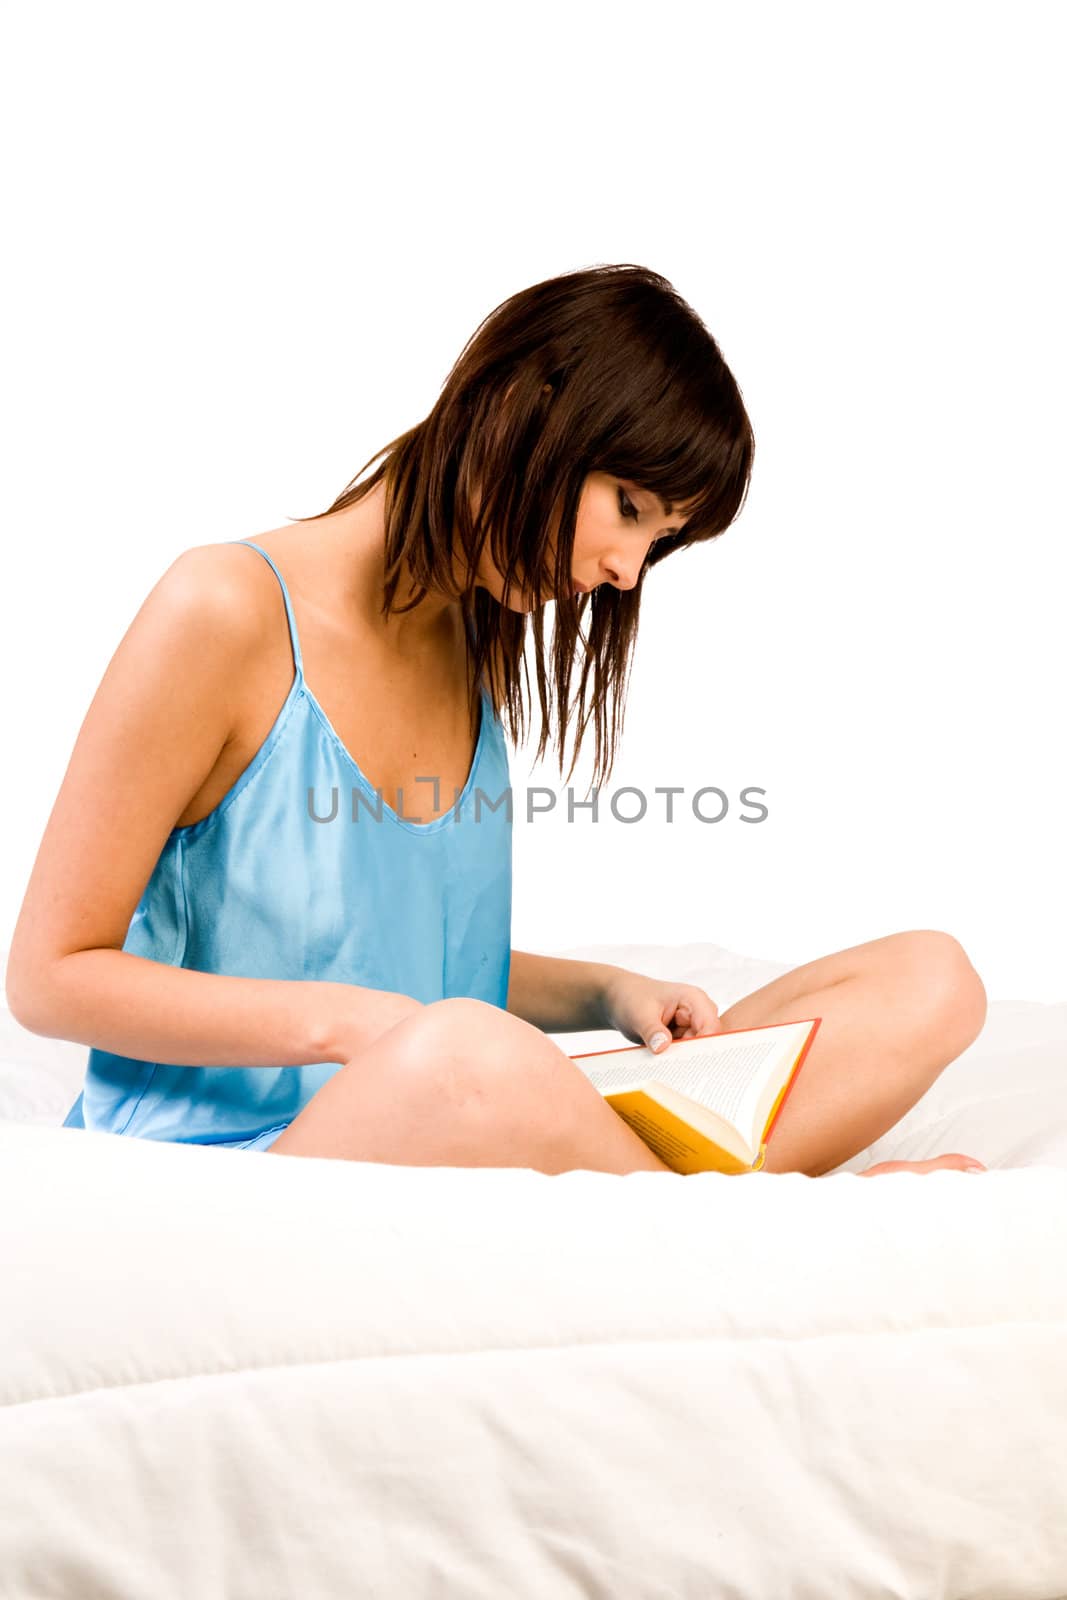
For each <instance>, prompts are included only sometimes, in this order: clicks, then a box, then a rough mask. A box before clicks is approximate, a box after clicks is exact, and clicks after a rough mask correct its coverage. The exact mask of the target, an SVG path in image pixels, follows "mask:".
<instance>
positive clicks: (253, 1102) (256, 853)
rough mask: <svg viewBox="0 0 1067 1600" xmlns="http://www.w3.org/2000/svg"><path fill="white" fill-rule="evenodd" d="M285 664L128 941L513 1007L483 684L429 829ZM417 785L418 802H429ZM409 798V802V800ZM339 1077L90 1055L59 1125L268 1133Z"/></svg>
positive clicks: (244, 965) (156, 1132)
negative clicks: (270, 718) (462, 769)
mask: <svg viewBox="0 0 1067 1600" xmlns="http://www.w3.org/2000/svg"><path fill="white" fill-rule="evenodd" d="M231 542H232V543H234V544H245V545H248V546H249V548H250V549H252V550H256V551H258V552H259V554H260V555H261V556H262V557H263V559H264V560H265V561H267V562H268V563H269V564H270V567H271V569H272V570H273V572H274V574H275V576H276V577H277V579H278V582H279V584H280V585H281V592H282V598H283V600H284V602H285V613H286V617H287V619H288V623H289V636H290V639H291V642H292V648H293V662H294V666H295V669H296V673H295V677H294V678H293V682H292V687H291V688H290V690H289V693H288V695H287V696H286V699H285V702H284V704H283V705H282V707H281V710H280V711H279V712H278V715H277V717H276V718H275V721H274V724H273V726H272V727H271V730H270V732H269V733H268V734H267V737H266V739H265V740H264V742H263V744H262V745H261V746H260V748H259V750H258V751H257V752H256V754H255V756H254V757H253V758H252V760H251V761H250V762H249V764H248V766H247V767H246V768H245V770H244V771H243V772H242V773H241V775H240V777H239V778H238V779H237V781H236V782H235V783H234V784H233V786H232V787H231V788H230V790H229V791H228V793H227V794H225V795H224V796H223V798H222V799H221V800H220V801H219V803H218V804H217V805H216V806H215V808H214V810H213V811H211V812H210V813H209V814H208V815H207V816H206V817H202V818H201V819H200V820H199V821H198V822H193V823H190V824H189V825H188V826H186V827H184V828H174V829H172V830H171V833H170V835H169V836H168V838H167V842H166V844H165V845H164V847H163V850H162V852H161V854H160V857H159V860H158V861H157V863H156V865H155V867H154V869H153V871H152V875H151V877H150V879H149V881H148V883H147V885H146V887H145V891H144V893H143V895H142V896H141V900H140V903H139V904H138V906H137V909H136V911H135V912H134V915H133V918H132V920H131V922H130V926H129V930H128V932H127V934H126V939H125V941H124V943H123V946H122V948H123V950H127V951H131V952H132V953H133V954H135V955H139V956H146V957H148V958H149V959H150V960H153V961H160V962H164V963H166V964H167V965H168V966H173V967H186V968H188V969H189V970H190V971H194V972H216V973H224V974H228V975H230V976H232V977H243V978H288V979H299V978H305V979H316V980H319V981H330V982H335V983H352V984H360V985H363V986H365V987H368V988H372V989H387V990H389V991H390V992H392V993H395V994H406V995H411V996H412V997H413V998H414V999H416V1000H421V1001H423V1002H424V1003H428V1002H430V1001H433V1000H440V999H444V998H446V997H448V996H454V995H465V996H469V997H472V998H474V999H478V1000H485V1001H487V1002H489V1003H490V1004H491V1005H496V1006H500V1007H501V1008H503V1007H505V1006H506V1004H507V991H508V977H509V970H510V960H511V827H512V814H511V793H510V779H509V771H508V753H507V745H506V741H505V735H504V730H503V727H502V725H501V723H500V719H499V717H498V716H497V714H496V712H495V711H494V709H493V703H492V699H491V697H490V695H489V694H488V692H487V690H486V689H485V687H484V685H483V687H482V690H481V701H482V706H481V719H480V727H479V733H478V740H477V745H476V748H475V754H474V759H473V762H472V764H471V769H470V772H469V774H468V776H467V781H466V784H465V786H464V788H463V789H462V790H461V791H460V794H459V796H458V798H457V799H456V801H455V804H454V805H453V806H452V807H451V809H450V810H449V811H446V812H445V813H444V814H443V815H442V816H439V817H435V818H434V820H433V821H432V822H426V823H415V822H411V821H409V820H408V819H407V818H406V817H404V816H403V815H401V814H398V813H397V812H395V811H394V810H393V809H392V808H391V807H390V806H388V805H387V804H386V803H385V801H384V799H383V798H382V797H381V796H380V795H379V794H378V792H377V791H376V790H375V789H374V788H373V786H372V785H371V783H370V782H369V780H368V779H367V778H366V777H365V776H364V774H363V772H362V771H361V770H360V768H359V766H358V765H357V763H356V762H355V761H354V760H353V758H352V756H351V755H350V754H349V752H348V751H347V750H346V749H345V746H344V745H343V744H342V742H341V740H340V738H339V737H338V735H337V734H336V733H335V731H334V729H333V727H332V726H331V724H330V722H329V719H328V718H327V716H326V713H325V712H324V711H323V709H322V707H321V706H320V705H319V703H318V701H317V700H316V698H315V696H314V695H313V694H312V692H311V690H310V689H309V688H308V687H307V684H306V683H305V682H304V671H303V665H302V660H301V654H300V641H299V638H298V636H297V629H296V622H295V620H294V616H293V607H292V602H291V601H290V598H289V591H288V589H287V588H286V585H285V580H284V578H283V577H282V575H281V573H280V572H279V571H278V568H277V567H276V566H275V564H274V562H273V561H272V560H271V558H270V556H269V555H268V554H267V552H266V551H265V550H264V549H262V548H261V547H260V546H259V545H257V544H253V543H252V541H251V540H249V539H235V540H233V541H231ZM435 788H436V786H435V785H433V784H422V785H420V786H419V789H418V790H416V796H419V795H420V794H424V795H426V796H431V795H432V796H433V797H434V798H433V805H432V807H431V809H433V810H436V809H437V808H438V805H439V804H440V803H441V802H440V800H438V798H437V795H436V793H435ZM416 803H417V802H416V801H409V805H410V806H411V808H412V809H415V808H416ZM339 1069H340V1063H339V1062H320V1063H317V1064H315V1065H311V1066H290V1067H266V1066H264V1067H258V1066H257V1067H218V1066H214V1067H213V1066H210V1065H209V1066H203V1067H201V1066H196V1067H192V1066H174V1065H170V1064H168V1063H167V1062H165V1061H139V1060H135V1059H132V1058H130V1057H127V1056H118V1055H112V1054H111V1053H110V1052H108V1051H106V1050H97V1049H95V1048H94V1049H91V1050H90V1051H89V1056H88V1061H87V1065H86V1072H85V1081H84V1084H83V1087H82V1090H81V1093H80V1094H79V1095H78V1098H77V1100H76V1101H75V1103H74V1105H73V1106H72V1107H71V1109H70V1111H69V1112H68V1113H67V1116H66V1118H65V1120H64V1124H63V1125H64V1127H68V1128H88V1129H93V1130H97V1131H101V1132H105V1133H118V1134H130V1135H133V1136H136V1137H138V1138H143V1139H164V1140H173V1141H176V1142H178V1143H183V1144H223V1143H226V1144H236V1143H239V1142H241V1143H243V1142H248V1141H250V1140H252V1139H257V1142H258V1138H259V1136H260V1135H266V1134H268V1133H269V1132H271V1131H272V1130H277V1131H280V1130H281V1129H282V1128H283V1127H285V1126H287V1125H288V1124H289V1123H290V1122H291V1121H292V1119H293V1118H294V1117H295V1116H296V1114H297V1113H298V1112H299V1111H300V1110H301V1109H302V1108H303V1107H304V1106H305V1105H306V1104H307V1102H308V1101H309V1100H310V1098H311V1096H312V1095H313V1094H315V1093H316V1091H317V1090H318V1089H320V1088H321V1087H322V1085H323V1084H324V1083H326V1082H327V1080H328V1079H329V1078H330V1077H332V1076H333V1074H334V1073H335V1072H337V1071H338V1070H339Z"/></svg>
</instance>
